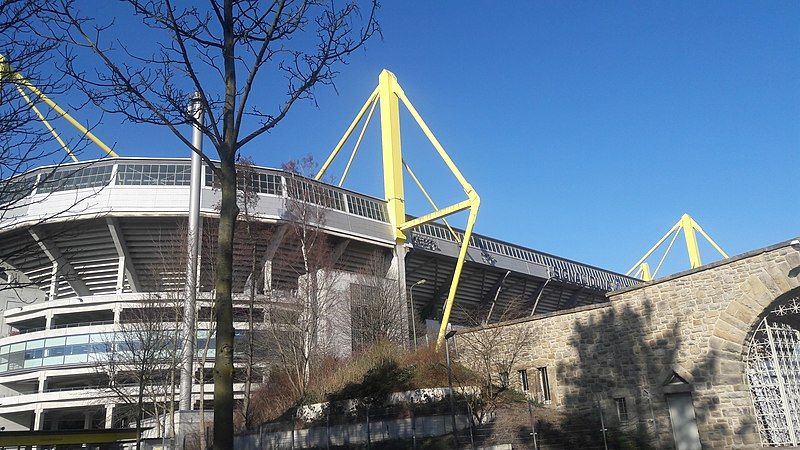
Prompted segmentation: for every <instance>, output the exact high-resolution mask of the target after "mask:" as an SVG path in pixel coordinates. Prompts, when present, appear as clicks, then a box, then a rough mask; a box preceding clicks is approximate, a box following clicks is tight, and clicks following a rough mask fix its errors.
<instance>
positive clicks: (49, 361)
mask: <svg viewBox="0 0 800 450" xmlns="http://www.w3.org/2000/svg"><path fill="white" fill-rule="evenodd" d="M61 364H64V357H63V356H50V357H46V358H44V359H42V365H43V366H60V365H61Z"/></svg>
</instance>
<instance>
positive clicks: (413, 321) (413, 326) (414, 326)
mask: <svg viewBox="0 0 800 450" xmlns="http://www.w3.org/2000/svg"><path fill="white" fill-rule="evenodd" d="M427 282H428V280H426V279H425V278H423V279H421V280H419V281H417V282H416V283H414V284H412V285H411V289H409V291H410V293H409V297H410V300H411V334H412V336H413V337H414V350H416V349H417V316H416V314H414V288H415V287H417V286H419V285H420V284H425V283H427Z"/></svg>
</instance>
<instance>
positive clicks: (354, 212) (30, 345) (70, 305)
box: [0, 158, 639, 430]
mask: <svg viewBox="0 0 800 450" xmlns="http://www.w3.org/2000/svg"><path fill="white" fill-rule="evenodd" d="M203 170H204V172H203V177H202V179H203V180H204V182H203V188H202V195H201V207H200V212H201V217H202V226H203V230H204V232H203V235H204V236H205V238H204V243H203V244H202V245H201V250H200V256H199V293H198V296H197V298H198V300H197V301H198V309H197V311H198V317H199V322H198V326H197V327H198V330H197V340H198V344H197V346H198V347H202V346H203V345H204V343H205V342H206V340H207V339H211V341H210V347H211V349H212V355H213V336H209V333H208V330H209V322H208V320H209V314H208V313H207V311H209V310H210V306H211V303H210V300H211V298H212V296H213V292H212V289H213V264H212V261H213V254H214V246H213V244H212V242H213V229H214V227H215V223H216V222H215V221H216V219H215V217H216V214H217V212H216V209H215V207H216V204H217V203H218V200H219V193H218V192H217V191H216V190H215V189H214V187H213V177H211V176H210V172H209V173H208V174H207V173H205V168H204V169H203ZM190 179H191V164H190V161H189V159H188V158H184V159H167V158H164V159H153V158H151V159H145V158H109V159H102V160H96V161H88V162H81V163H75V164H66V165H61V166H59V167H41V168H37V169H34V170H31V171H30V172H28V173H26V174H24V175H22V176H20V177H17V178H16V179H15V180H13V182H12V183H9V182H6V185H13V186H15V187H16V188H15V189H13V190H12V191H11V193H8V194H6V196H7V198H5V199H3V200H2V202H1V203H2V204H7V205H9V204H10V205H12V207H10V208H7V209H6V210H4V211H3V212H2V213H1V214H2V216H1V217H0V262H1V263H2V271H0V284H2V287H1V288H0V299H1V301H2V303H3V307H4V313H3V327H2V337H1V338H0V389H1V391H0V395H2V397H0V418H2V420H3V424H2V425H4V426H5V427H6V429H7V430H70V429H87V428H97V429H99V428H110V427H118V426H131V424H130V423H124V421H122V422H121V417H122V414H121V413H120V412H119V411H120V410H121V405H120V403H123V402H124V401H123V400H122V399H121V398H120V396H119V395H118V394H117V393H112V392H110V391H109V390H108V389H106V388H105V387H104V382H105V381H104V379H103V377H104V375H103V373H102V371H101V370H98V365H99V364H100V361H102V360H103V356H102V355H103V354H104V353H106V352H108V350H109V348H110V347H109V346H110V345H117V344H115V339H116V338H115V336H116V332H118V331H119V329H120V326H121V324H123V323H125V322H126V317H131V316H135V315H136V311H137V309H141V308H144V307H152V304H153V299H154V298H163V299H164V300H165V301H166V300H167V299H168V298H169V297H170V293H174V292H182V290H183V289H184V285H185V280H186V274H185V263H177V264H176V263H174V261H173V262H172V263H168V262H165V261H168V260H169V258H167V257H165V255H183V254H185V251H186V238H185V235H186V229H187V218H188V215H189V197H190V189H189V185H190ZM292 184H296V185H303V184H306V185H308V186H311V185H314V186H316V187H317V188H318V189H320V190H322V191H324V192H325V195H324V196H321V197H320V198H321V200H320V201H319V202H318V205H316V206H319V207H322V208H325V210H326V220H325V222H324V224H323V229H324V233H325V234H326V236H327V237H328V239H329V241H330V249H331V250H330V253H331V254H330V255H329V256H330V260H331V261H332V268H333V270H336V271H341V272H343V273H351V274H354V273H358V272H359V271H360V270H362V268H363V267H364V266H365V265H367V264H369V259H370V257H371V255H373V254H375V253H376V252H378V253H381V252H382V253H384V254H386V255H389V257H392V256H391V255H393V254H395V253H394V252H395V240H394V237H393V232H392V229H391V226H390V224H389V223H388V220H387V217H386V216H387V212H386V202H385V201H384V200H382V199H379V198H374V197H371V196H367V195H362V194H360V193H356V192H353V191H349V190H346V189H342V188H339V187H336V186H332V185H326V184H321V183H318V182H316V181H312V180H310V179H306V178H301V177H297V176H294V175H292V176H289V175H288V174H287V173H285V172H283V171H281V170H275V169H267V168H254V169H253V172H252V186H253V189H254V190H255V191H256V192H257V196H258V202H257V203H256V204H255V206H254V211H252V212H251V215H252V216H253V217H254V218H255V222H256V226H258V227H260V228H261V229H262V230H265V231H266V232H268V233H267V234H268V235H270V236H272V237H271V238H270V239H265V240H264V241H263V242H258V244H257V246H256V253H257V259H258V263H259V266H260V267H263V268H264V269H265V271H264V273H265V276H264V278H265V282H264V283H260V284H259V286H260V287H259V290H260V291H262V292H259V295H261V294H263V290H264V288H263V286H264V285H266V286H268V288H269V289H272V290H278V291H280V290H291V289H293V288H296V286H297V278H298V276H303V275H304V274H302V273H299V272H298V270H297V268H296V267H293V268H287V266H286V265H281V264H273V261H276V262H277V261H280V260H281V259H282V258H283V257H284V256H283V255H285V254H286V253H288V252H291V251H292V249H293V246H294V245H295V243H293V242H292V238H291V237H290V236H288V235H287V234H286V233H284V232H282V231H281V230H282V228H281V227H284V226H285V224H286V222H287V221H288V220H289V218H288V216H287V213H286V205H287V200H288V199H289V198H290V193H291V192H293V189H292ZM295 187H296V186H295ZM11 197H13V198H11ZM240 230H241V228H240ZM239 232H241V231H239ZM409 234H410V236H409V239H408V241H407V244H406V246H405V247H406V250H407V252H406V253H405V255H404V257H403V260H402V261H400V263H401V264H400V266H399V267H398V268H397V276H398V278H397V279H398V280H401V281H402V282H403V285H404V286H405V287H406V289H403V291H405V292H403V295H402V298H404V305H403V310H404V311H406V315H407V317H410V315H411V311H412V310H413V311H414V312H413V314H414V315H415V316H416V317H417V321H416V322H415V323H418V324H420V325H423V326H422V327H421V328H422V329H425V328H426V327H425V326H424V324H426V323H427V325H428V328H429V329H432V330H436V329H437V323H438V322H437V321H439V320H440V319H441V314H442V307H443V304H444V301H445V299H446V296H447V293H448V288H449V286H450V281H451V278H452V276H453V271H454V267H455V263H456V257H457V252H458V245H457V243H456V240H455V239H454V238H453V235H452V234H451V233H450V231H449V230H448V229H447V228H446V227H444V226H440V225H437V224H426V225H422V226H420V227H417V228H415V229H413V230H411V232H410V233H409ZM265 235H266V234H265ZM395 258H396V257H395ZM251 259H252V258H251V257H250V256H246V255H245V254H244V253H243V251H237V252H236V253H235V261H234V278H233V286H234V292H239V293H242V297H241V298H243V294H244V293H245V291H246V290H247V289H248V286H249V283H250V282H251V281H249V280H251V275H250V274H251V272H252V270H251V267H252V266H251ZM387 276H388V272H387ZM403 280H404V281H403ZM421 280H425V281H424V282H421ZM638 282H639V280H637V279H634V278H630V277H626V276H624V275H620V274H617V273H614V272H611V271H607V270H603V269H600V268H596V267H593V266H590V265H586V264H581V263H578V262H575V261H571V260H568V259H565V258H560V257H557V256H553V255H549V254H546V253H542V252H539V251H536V250H532V249H529V248H525V247H521V246H518V245H513V244H510V243H506V242H502V241H499V240H496V239H491V238H488V237H484V236H481V235H473V236H472V238H471V241H470V248H469V251H468V257H467V262H466V265H465V268H464V272H463V274H462V278H461V284H460V286H459V289H458V292H457V296H456V299H455V307H454V310H453V314H452V316H451V324H452V325H453V326H467V325H474V321H475V320H476V318H477V319H478V320H479V321H480V322H484V323H487V322H496V321H499V320H501V319H503V320H506V319H512V318H520V317H527V316H535V315H539V314H546V313H550V312H553V311H556V310H562V309H568V308H574V307H577V306H583V305H590V304H595V303H602V302H606V301H607V297H606V293H607V292H609V291H612V290H615V289H620V288H626V287H630V286H632V285H634V284H636V283H638ZM412 286H413V289H410V288H412ZM408 291H412V292H410V294H411V295H406V293H407V292H408ZM237 298H238V299H239V301H241V298H239V297H237ZM242 308H243V307H242V306H241V303H238V304H237V305H236V310H235V312H234V317H236V318H237V319H235V320H236V321H237V322H236V323H235V326H236V329H237V330H246V329H247V323H245V322H242V320H244V319H242V317H244V316H242V314H241V310H242ZM262 314H263V311H262ZM269 320H270V318H269V317H266V315H265V317H264V321H269ZM408 323H409V322H408V321H407V320H406V321H405V322H404V329H403V330H402V332H403V333H406V334H407V335H408V336H409V337H410V328H411V327H410V326H408ZM418 331H419V330H418ZM237 333H239V334H237V336H243V334H242V333H241V332H237ZM418 334H422V333H418ZM257 338H258V339H264V338H265V337H264V336H257ZM354 339H355V338H354ZM353 345H354V342H349V341H341V342H340V346H341V347H342V348H341V349H340V350H341V351H342V352H343V353H347V352H349V351H351V350H352V347H353ZM212 359H213V358H212ZM239 364H240V363H239ZM196 378H199V377H196ZM205 380H208V381H207V383H209V384H208V385H206V386H203V387H202V391H204V393H205V394H204V395H205V401H208V402H210V401H212V399H213V387H212V386H211V384H210V378H209V377H205ZM241 381H242V380H241V378H237V384H236V385H235V389H236V392H237V396H238V397H239V398H241V396H242V392H243V389H244V384H243V383H242V382H241ZM200 393H201V386H200V384H199V383H198V382H197V381H196V380H195V382H194V385H193V387H192V402H191V404H192V407H193V408H197V407H198V404H199V400H200V395H201V394H200Z"/></svg>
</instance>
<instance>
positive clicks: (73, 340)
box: [66, 334, 89, 345]
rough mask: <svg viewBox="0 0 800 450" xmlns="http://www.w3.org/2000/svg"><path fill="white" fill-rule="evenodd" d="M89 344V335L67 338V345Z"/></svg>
mask: <svg viewBox="0 0 800 450" xmlns="http://www.w3.org/2000/svg"><path fill="white" fill-rule="evenodd" d="M88 342H89V335H88V334H81V335H78V336H67V342H66V343H67V345H70V344H86V343H88Z"/></svg>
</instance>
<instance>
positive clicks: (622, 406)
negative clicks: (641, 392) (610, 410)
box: [614, 397, 628, 422]
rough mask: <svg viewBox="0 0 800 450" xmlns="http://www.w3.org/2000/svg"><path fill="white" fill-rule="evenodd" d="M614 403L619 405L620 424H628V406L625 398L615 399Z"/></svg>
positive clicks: (618, 416)
mask: <svg viewBox="0 0 800 450" xmlns="http://www.w3.org/2000/svg"><path fill="white" fill-rule="evenodd" d="M614 403H616V405H617V418H619V421H620V422H627V421H628V405H627V404H626V403H625V397H619V398H615V399H614Z"/></svg>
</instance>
